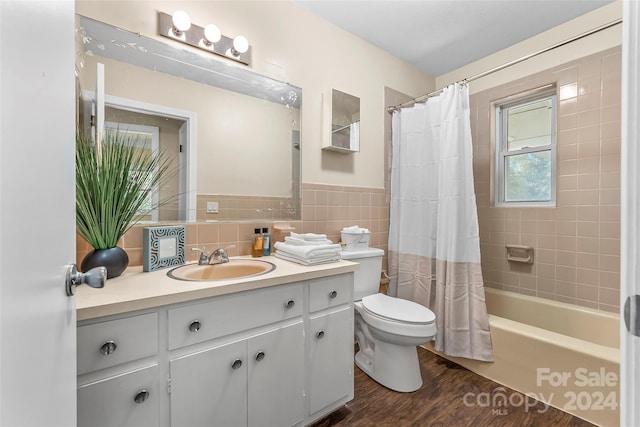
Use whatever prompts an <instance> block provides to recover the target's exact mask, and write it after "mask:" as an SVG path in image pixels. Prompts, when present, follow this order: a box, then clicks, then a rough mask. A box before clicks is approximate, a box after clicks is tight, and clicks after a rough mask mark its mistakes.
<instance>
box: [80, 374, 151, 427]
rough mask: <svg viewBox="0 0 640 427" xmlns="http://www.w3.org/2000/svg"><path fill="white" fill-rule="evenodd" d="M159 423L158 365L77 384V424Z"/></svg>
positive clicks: (133, 426) (134, 425)
mask: <svg viewBox="0 0 640 427" xmlns="http://www.w3.org/2000/svg"><path fill="white" fill-rule="evenodd" d="M157 425H158V366H157V365H153V366H149V367H146V368H143V369H139V370H137V371H132V372H127V373H124V374H122V375H117V376H114V377H110V378H106V379H104V380H100V381H96V382H94V383H90V384H86V385H83V386H80V387H78V427H83V426H87V427H94V426H101V427H110V426H121V427H122V426H131V427H142V426H157Z"/></svg>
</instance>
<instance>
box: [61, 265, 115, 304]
mask: <svg viewBox="0 0 640 427" xmlns="http://www.w3.org/2000/svg"><path fill="white" fill-rule="evenodd" d="M106 281H107V269H106V268H105V267H96V268H92V269H91V270H89V271H87V272H85V273H80V272H79V271H78V267H76V265H75V264H71V265H68V266H67V275H66V278H65V290H66V292H67V296H68V297H70V296H73V295H75V294H76V287H77V286H80V285H82V284H83V283H84V284H85V285H87V286H90V287H92V288H104V284H105V282H106Z"/></svg>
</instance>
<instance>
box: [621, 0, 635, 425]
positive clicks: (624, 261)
mask: <svg viewBox="0 0 640 427" xmlns="http://www.w3.org/2000/svg"><path fill="white" fill-rule="evenodd" d="M622 26H623V30H622V117H621V125H622V139H621V145H622V147H621V148H622V150H621V153H622V154H621V159H622V164H621V173H620V178H621V179H620V181H621V203H620V204H621V206H620V207H621V209H620V213H621V217H620V222H621V239H620V240H621V241H620V243H621V249H620V262H621V263H620V309H621V311H620V317H621V319H620V425H621V426H637V425H640V403H639V402H640V363H639V359H640V337H638V336H637V335H632V333H630V332H629V331H627V327H626V324H625V323H626V322H625V319H624V318H625V304H626V303H627V299H628V298H630V297H632V298H631V299H630V302H631V304H630V305H629V308H630V313H628V314H629V319H630V323H631V325H632V326H631V331H634V330H635V328H634V327H633V325H634V323H635V322H636V321H637V320H636V318H637V316H638V315H640V306H636V304H635V298H633V296H634V295H640V259H638V254H639V253H640V226H639V224H638V219H639V218H640V171H638V167H639V166H640V123H639V122H638V117H639V115H640V84H639V83H638V76H639V75H640V58H639V55H640V3H639V2H638V1H637V0H625V1H624V2H623V12H622ZM635 333H636V334H640V331H639V330H635Z"/></svg>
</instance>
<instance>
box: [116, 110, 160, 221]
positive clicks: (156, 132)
mask: <svg viewBox="0 0 640 427" xmlns="http://www.w3.org/2000/svg"><path fill="white" fill-rule="evenodd" d="M104 128H105V129H113V130H115V131H118V130H119V131H124V132H136V133H145V134H149V135H151V147H144V146H143V145H142V144H138V143H136V146H139V147H141V148H143V149H144V148H150V149H151V152H152V153H153V154H157V153H158V151H159V150H160V128H159V127H157V126H147V125H136V124H131V123H119V122H109V121H107V122H104ZM159 192H160V189H159V188H158V184H156V185H155V188H152V189H151V205H152V206H153V209H151V212H148V213H147V214H148V215H151V222H158V217H159V212H158V211H159V209H158V195H159Z"/></svg>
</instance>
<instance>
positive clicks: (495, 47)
mask: <svg viewBox="0 0 640 427" xmlns="http://www.w3.org/2000/svg"><path fill="white" fill-rule="evenodd" d="M293 1H294V2H295V3H296V4H298V5H299V6H301V7H303V8H305V9H307V10H308V11H310V12H311V13H313V14H315V15H318V16H320V17H322V18H324V19H325V20H327V21H329V22H331V23H333V24H334V25H336V26H338V27H340V28H342V29H344V30H346V31H348V32H350V33H353V34H355V35H357V36H358V37H360V38H362V39H364V40H366V41H368V42H370V43H371V44H373V45H375V46H378V47H379V48H381V49H383V50H386V51H388V52H390V53H392V54H393V55H394V56H397V57H399V58H401V59H403V60H405V61H406V62H408V63H410V64H413V65H414V66H416V67H417V68H419V69H421V70H422V71H424V72H425V73H427V74H429V75H431V76H434V77H437V76H440V75H442V74H445V73H447V72H449V71H452V70H455V69H457V68H459V67H461V66H463V65H466V64H468V63H471V62H473V61H476V60H478V59H480V58H483V57H485V56H488V55H490V54H492V53H495V52H497V51H499V50H501V49H504V48H506V47H509V46H511V45H513V44H515V43H518V42H520V41H523V40H525V39H527V38H529V37H532V36H534V35H536V34H539V33H542V32H544V31H546V30H548V29H550V28H553V27H555V26H557V25H560V24H562V23H564V22H567V21H570V20H572V19H574V18H576V17H578V16H580V15H584V14H585V13H587V12H590V11H592V10H594V9H597V8H599V7H602V6H604V5H606V4H608V3H612V2H613V1H614V0H366V1H365V0H341V1H336V0H293Z"/></svg>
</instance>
